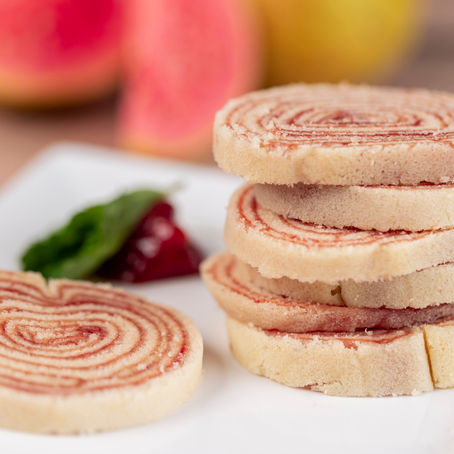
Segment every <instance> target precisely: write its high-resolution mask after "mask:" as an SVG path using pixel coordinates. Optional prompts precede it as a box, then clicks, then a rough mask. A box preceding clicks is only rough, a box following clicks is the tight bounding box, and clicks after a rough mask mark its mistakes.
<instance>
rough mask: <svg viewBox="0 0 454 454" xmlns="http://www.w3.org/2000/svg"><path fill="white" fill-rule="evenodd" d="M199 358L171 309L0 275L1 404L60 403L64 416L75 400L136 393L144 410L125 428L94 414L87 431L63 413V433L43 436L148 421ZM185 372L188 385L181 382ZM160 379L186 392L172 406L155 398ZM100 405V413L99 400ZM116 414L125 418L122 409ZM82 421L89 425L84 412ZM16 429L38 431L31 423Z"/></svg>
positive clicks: (193, 372) (119, 294) (186, 326)
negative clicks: (8, 400) (22, 399)
mask: <svg viewBox="0 0 454 454" xmlns="http://www.w3.org/2000/svg"><path fill="white" fill-rule="evenodd" d="M201 352H202V347H201V339H200V335H199V334H198V332H197V330H196V328H195V327H194V326H193V325H192V323H191V322H190V321H189V319H187V318H186V317H185V316H183V315H182V314H180V313H178V312H177V311H175V310H172V309H167V308H164V307H162V306H158V305H155V304H153V303H150V302H148V301H146V300H144V299H142V298H140V297H138V296H134V295H131V294H128V293H126V292H123V291H120V290H116V289H113V288H111V287H107V286H99V285H98V286H96V285H93V284H89V283H82V282H74V281H64V280H61V281H51V282H50V283H49V286H46V284H45V282H44V281H43V280H42V278H41V277H40V276H38V275H33V274H25V273H10V272H0V406H1V403H2V395H7V394H5V393H7V391H12V392H13V395H14V393H19V394H21V393H26V394H27V395H29V396H32V395H36V396H37V398H38V399H40V398H42V397H44V398H49V399H50V400H49V402H51V399H52V397H54V398H55V397H58V398H59V399H63V401H62V402H63V403H64V402H65V399H67V400H68V403H69V404H68V408H72V407H74V403H75V402H76V403H77V399H80V402H85V404H86V403H87V402H90V399H93V398H94V396H100V395H102V396H105V399H111V400H112V402H114V401H115V400H116V398H117V397H118V396H120V399H123V398H124V396H126V395H127V394H128V393H131V392H132V394H134V393H135V392H137V393H138V395H142V393H143V396H142V397H143V400H144V403H145V402H147V403H148V405H149V406H150V411H149V412H148V414H138V415H137V417H136V420H134V417H132V419H131V422H130V424H129V423H128V422H124V421H125V417H124V416H121V417H119V420H118V423H117V422H116V421H111V420H110V419H112V416H110V419H109V417H108V415H104V416H103V415H101V419H100V420H96V421H92V424H91V426H87V427H86V426H85V425H84V424H83V427H79V426H78V424H79V423H80V422H81V421H78V420H77V418H79V417H81V416H82V415H80V414H77V412H75V414H72V415H71V414H69V415H67V417H68V418H69V420H70V422H69V423H68V426H67V427H66V426H65V427H60V426H59V423H58V418H56V420H55V421H51V422H50V423H49V424H46V423H44V422H43V427H44V429H43V430H42V431H57V432H66V431H69V432H71V431H75V432H77V431H79V430H85V429H87V430H102V429H108V428H109V429H110V428H114V427H118V426H124V425H132V424H136V423H142V422H146V421H148V420H153V419H155V418H156V417H159V416H161V413H162V414H165V413H167V412H168V411H170V410H171V409H173V408H172V407H175V406H176V405H178V404H179V403H180V401H182V400H184V399H185V398H187V397H189V395H190V394H191V393H192V391H193V390H194V386H195V385H196V383H197V381H198V377H199V376H200V368H201V365H200V363H201ZM187 374H189V375H190V376H191V378H190V380H189V382H188V384H186V383H185V381H187V380H183V378H186V379H188V378H189V377H186V375H187ZM179 376H181V379H179V378H178V377H179ZM162 377H165V380H166V381H172V380H175V381H176V383H175V385H176V386H180V387H182V388H186V387H187V388H188V389H186V391H185V392H184V393H183V395H180V394H179V393H178V392H177V393H175V396H171V395H170V396H169V395H167V396H166V399H168V400H170V401H173V400H175V401H174V402H172V403H170V405H169V402H167V403H166V404H165V405H164V406H163V405H162V403H161V402H159V401H157V400H156V395H155V394H156V391H158V388H159V387H160V386H161V384H160V383H161V381H162V380H161V381H160V379H161V378H162ZM180 380H183V381H182V382H181V383H178V382H179V381H180ZM166 386H167V385H166ZM155 387H156V389H155V390H154V389H153V388H155ZM162 391H163V393H164V394H165V391H166V390H165V389H163V390H162ZM132 394H131V395H132ZM9 397H11V396H9ZM148 397H150V398H151V397H153V399H152V401H150V400H148ZM99 399H101V401H102V399H103V398H99V397H98V400H99ZM30 401H31V402H33V398H32V397H30ZM93 402H94V405H101V404H102V402H101V403H100V402H99V401H98V402H97V404H96V399H95V400H93ZM104 403H105V404H106V405H107V407H108V401H107V400H106V402H104ZM85 404H84V405H85ZM114 406H115V405H113V407H114ZM76 407H77V405H76ZM107 407H106V408H107ZM139 407H140V408H137V409H136V410H140V411H143V409H144V408H143V405H142V404H140V405H139ZM161 407H162V408H161ZM131 410H132V412H134V409H133V408H131ZM122 411H125V412H126V413H128V407H125V408H124V409H123V410H122ZM140 411H138V413H140ZM68 412H69V410H68ZM31 413H33V411H32V412H31ZM28 416H30V415H28ZM72 416H73V417H74V421H73V422H71V421H72V420H71V417H72ZM129 416H130V417H131V416H132V415H129ZM30 417H31V416H30ZM85 418H86V419H87V420H90V412H88V411H87V412H86V415H85ZM4 419H5V418H4V417H2V416H1V415H0V424H2V423H5V424H6V425H7V426H11V425H12V426H14V423H13V422H11V420H10V421H4ZM12 419H13V420H14V418H12ZM24 419H25V420H26V419H27V417H24ZM103 421H105V422H103ZM105 425H107V426H106V427H105ZM13 428H16V427H13ZM18 428H19V429H20V428H24V429H25V430H36V431H41V430H40V427H39V422H35V421H33V422H32V423H30V424H29V427H23V426H21V425H20V424H19V427H18Z"/></svg>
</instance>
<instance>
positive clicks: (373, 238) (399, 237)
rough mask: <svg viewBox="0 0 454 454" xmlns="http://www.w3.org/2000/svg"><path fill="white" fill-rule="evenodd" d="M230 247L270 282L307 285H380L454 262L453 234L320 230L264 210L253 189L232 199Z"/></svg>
mask: <svg viewBox="0 0 454 454" xmlns="http://www.w3.org/2000/svg"><path fill="white" fill-rule="evenodd" d="M225 242H226V244H227V247H228V249H229V250H230V251H231V252H232V253H233V254H235V255H237V256H238V257H239V258H240V259H241V260H242V261H244V262H246V263H248V264H249V265H251V266H254V267H256V268H257V269H258V271H259V272H260V273H261V274H262V275H263V276H265V277H270V278H280V277H283V276H286V277H289V278H292V279H297V280H300V281H307V282H313V281H322V282H329V283H335V282H337V281H339V280H346V279H352V280H354V281H358V282H361V281H375V280H379V279H383V278H389V277H393V276H399V275H403V274H409V273H413V272H415V271H418V270H421V269H424V268H428V267H431V266H434V265H439V264H442V263H447V262H451V261H454V229H440V230H435V231H423V232H405V231H390V232H377V231H362V230H358V229H335V228H328V227H323V226H317V225H314V224H308V223H304V222H301V221H299V220H296V219H289V218H284V217H283V216H280V215H278V214H276V213H274V212H272V211H270V210H267V209H266V208H263V207H262V206H261V205H260V204H259V203H258V202H257V199H256V198H255V196H254V188H253V186H244V187H242V188H240V189H239V190H237V191H236V193H235V194H234V195H233V197H232V198H231V200H230V203H229V207H228V210H227V220H226V226H225Z"/></svg>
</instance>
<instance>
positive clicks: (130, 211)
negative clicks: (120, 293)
mask: <svg viewBox="0 0 454 454" xmlns="http://www.w3.org/2000/svg"><path fill="white" fill-rule="evenodd" d="M165 195H166V194H165V193H163V192H159V191H154V190H148V189H145V190H139V191H134V192H130V193H127V194H124V195H122V196H120V197H118V198H117V199H115V200H113V201H111V202H109V203H106V204H104V205H96V206H92V207H90V208H87V209H85V210H84V211H81V212H79V213H77V214H76V215H75V216H73V218H72V219H71V220H70V221H69V223H68V224H67V225H66V226H64V227H62V228H61V229H59V230H57V231H56V232H54V233H52V234H51V235H50V236H49V237H48V238H46V239H44V240H42V241H39V242H37V243H35V244H33V245H32V246H31V247H30V248H29V249H28V250H27V251H26V252H25V253H24V255H23V256H22V259H21V260H22V267H23V269H24V270H26V271H38V272H40V273H42V274H43V276H44V277H46V278H68V279H84V278H87V277H89V276H90V275H92V274H93V273H94V272H95V271H96V270H97V269H98V268H99V267H100V266H101V265H102V264H103V263H104V262H105V261H106V260H107V259H108V258H110V257H112V256H113V255H114V254H116V253H117V252H118V251H119V250H120V248H121V247H122V245H123V244H124V242H125V240H126V239H127V238H128V236H129V235H130V234H131V233H132V231H133V230H134V228H135V227H136V226H137V224H138V223H139V222H140V220H141V219H142V218H143V216H144V215H145V214H146V213H147V211H148V210H149V209H150V208H151V206H152V205H153V204H154V203H155V202H156V201H158V200H159V199H162V198H163V197H164V196H165Z"/></svg>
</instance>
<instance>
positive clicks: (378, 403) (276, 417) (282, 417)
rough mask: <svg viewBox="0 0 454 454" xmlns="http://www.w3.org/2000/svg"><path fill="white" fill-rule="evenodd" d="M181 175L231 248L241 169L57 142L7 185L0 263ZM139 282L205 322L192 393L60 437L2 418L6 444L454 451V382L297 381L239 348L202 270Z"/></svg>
mask: <svg viewBox="0 0 454 454" xmlns="http://www.w3.org/2000/svg"><path fill="white" fill-rule="evenodd" d="M0 164H1V157H0ZM175 182H180V183H182V184H183V189H181V190H180V191H178V192H177V193H176V194H175V195H174V196H173V197H172V200H173V202H174V204H175V206H176V209H177V212H178V219H179V221H180V223H181V224H182V225H183V226H184V227H185V229H186V230H187V231H188V232H189V234H190V235H191V236H192V237H193V238H194V240H195V241H196V242H197V243H198V244H199V245H200V246H201V247H202V248H203V249H204V251H205V252H206V253H207V254H209V253H212V252H215V251H219V250H222V249H223V241H222V228H223V222H224V216H225V207H226V204H227V200H228V197H229V195H230V194H231V192H232V191H233V190H234V188H235V187H237V186H238V184H239V180H238V179H236V178H234V177H231V176H228V175H225V174H223V173H222V172H220V171H219V170H217V169H215V168H210V167H199V166H193V165H187V164H179V163H175V162H166V161H161V160H153V159H141V158H135V157H131V156H128V155H125V154H120V153H118V154H117V153H107V152H106V151H105V150H102V149H101V148H99V147H92V146H87V145H82V144H70V143H68V144H65V143H63V144H57V145H55V146H53V147H51V148H50V149H48V150H46V151H45V152H43V154H41V155H39V157H38V158H37V159H36V160H35V161H34V162H32V163H31V164H30V165H29V166H28V167H27V168H26V169H25V170H24V171H22V173H21V174H19V175H18V176H16V177H15V178H14V179H13V180H12V181H11V182H10V183H9V184H8V185H7V186H5V187H3V188H1V190H0V267H1V268H6V269H17V268H18V266H19V265H18V258H19V256H20V254H21V252H22V251H23V249H24V247H26V246H27V245H28V244H29V243H30V242H31V241H32V240H33V239H35V238H38V237H40V236H41V235H43V234H46V233H47V232H49V230H50V229H52V228H53V227H56V226H58V225H59V224H61V223H62V222H64V221H65V220H66V219H68V216H69V215H70V214H71V213H73V212H74V211H75V210H77V209H79V208H81V207H84V206H86V205H87V204H91V203H93V202H97V201H101V200H105V199H108V198H110V197H112V196H113V195H115V194H117V193H119V192H121V191H122V190H124V189H126V188H136V187H141V186H147V185H150V186H161V187H166V186H168V185H170V184H173V183H175ZM128 289H129V290H131V291H135V292H137V293H140V294H142V295H145V296H147V297H148V298H150V299H152V300H155V301H158V302H162V303H165V304H167V305H170V306H174V307H176V308H178V309H180V310H182V311H184V312H185V313H187V314H188V315H190V316H191V317H192V318H193V320H194V321H195V323H196V324H197V326H198V327H199V328H200V330H201V332H202V335H203V338H204V341H205V352H206V353H205V364H204V374H203V380H202V383H201V385H200V387H199V389H198V391H197V392H196V394H195V395H194V396H193V398H192V399H191V400H190V401H189V402H187V403H186V404H185V405H183V407H181V408H180V409H179V410H178V411H177V412H176V413H174V414H173V415H172V416H170V417H168V418H167V419H165V420H163V421H161V422H158V423H155V424H151V425H147V426H143V427H138V428H134V429H128V430H122V431H117V432H112V433H103V434H94V435H86V436H78V437H77V436H71V437H57V436H35V435H29V434H23V433H18V432H11V431H5V430H0V452H1V453H2V454H10V453H11V454H13V453H14V454H16V453H18V454H19V453H20V454H24V453H32V452H37V453H46V454H54V453H55V454H57V453H58V454H76V453H77V454H92V453H102V454H104V453H109V454H117V453H118V454H119V453H122V454H125V453H127V454H152V453H159V454H169V453H178V454H183V453H184V454H189V453H197V454H201V453H207V454H208V453H210V454H224V453H226V454H227V453H250V454H252V453H260V454H267V453H270V454H271V453H272V454H276V453H286V452H298V453H303V452H304V453H310V454H312V453H330V452H333V453H334V452H335V453H337V454H339V453H344V452H345V453H349V454H353V453H380V454H381V453H389V454H394V453H396V454H403V453H410V452H411V453H412V454H419V453H430V454H438V453H451V452H454V390H453V391H436V392H433V393H429V394H425V395H421V396H416V397H400V398H382V399H352V398H335V397H327V396H324V395H321V394H318V393H314V392H310V391H304V390H297V389H290V388H286V387H284V386H281V385H279V384H276V383H273V382H271V381H269V380H267V379H264V378H259V377H255V376H253V375H250V374H249V373H248V372H246V371H245V370H244V369H242V368H241V367H240V366H239V365H238V364H237V363H236V362H235V361H234V360H233V358H232V357H231V355H230V353H229V350H228V344H227V338H226V334H225V329H224V318H223V314H222V312H221V311H220V310H219V309H218V308H217V307H216V304H215V302H214V301H213V299H212V298H211V296H210V295H209V293H208V291H207V290H206V289H205V287H204V286H203V284H202V282H201V281H200V279H199V278H197V277H190V278H181V279H174V280H168V281H162V282H157V283H151V284H147V285H140V286H130V287H128ZM0 411H1V409H0Z"/></svg>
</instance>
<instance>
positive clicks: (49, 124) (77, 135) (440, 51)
mask: <svg viewBox="0 0 454 454" xmlns="http://www.w3.org/2000/svg"><path fill="white" fill-rule="evenodd" d="M429 5H431V7H430V8H429V9H428V18H427V26H426V33H425V37H424V39H423V41H422V44H421V46H420V47H419V50H418V52H417V54H416V55H415V56H414V58H413V60H412V61H411V62H410V63H409V64H408V65H406V66H405V67H404V68H403V69H402V70H401V71H400V72H399V73H398V74H395V75H394V77H393V79H391V80H389V81H387V83H391V84H396V85H404V86H425V87H428V88H437V89H443V90H449V91H453V92H454V1H453V0H432V3H430V4H429ZM114 126H115V101H114V100H110V101H107V102H104V103H101V104H98V105H95V106H91V107H87V108H81V109H77V110H72V111H66V112H54V113H46V114H43V113H28V114H24V113H18V112H11V111H7V110H0V185H1V184H2V183H3V182H5V181H6V180H7V179H8V178H9V177H11V175H13V174H14V173H15V172H16V171H17V170H18V169H19V168H20V167H21V166H23V165H24V164H25V163H26V162H27V161H29V160H30V159H32V158H33V156H34V155H36V153H38V152H39V151H40V150H41V149H42V148H43V147H45V146H46V145H49V144H50V143H53V142H56V141H59V140H78V141H84V142H91V143H96V144H102V145H108V146H112V145H114V144H115V137H114V132H113V131H114V129H115V128H114Z"/></svg>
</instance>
